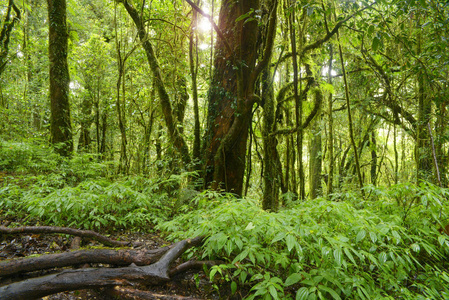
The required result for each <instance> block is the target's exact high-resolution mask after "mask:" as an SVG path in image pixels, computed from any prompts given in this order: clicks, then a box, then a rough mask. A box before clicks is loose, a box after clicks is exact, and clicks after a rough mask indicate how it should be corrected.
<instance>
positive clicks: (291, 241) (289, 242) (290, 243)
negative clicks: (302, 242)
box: [285, 234, 296, 252]
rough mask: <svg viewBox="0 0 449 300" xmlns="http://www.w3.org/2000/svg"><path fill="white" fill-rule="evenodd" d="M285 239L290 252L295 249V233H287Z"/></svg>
mask: <svg viewBox="0 0 449 300" xmlns="http://www.w3.org/2000/svg"><path fill="white" fill-rule="evenodd" d="M285 241H286V243H287V249H288V252H290V251H291V250H292V249H293V247H295V242H296V239H295V237H294V236H293V235H291V234H289V235H287V237H286V239H285Z"/></svg>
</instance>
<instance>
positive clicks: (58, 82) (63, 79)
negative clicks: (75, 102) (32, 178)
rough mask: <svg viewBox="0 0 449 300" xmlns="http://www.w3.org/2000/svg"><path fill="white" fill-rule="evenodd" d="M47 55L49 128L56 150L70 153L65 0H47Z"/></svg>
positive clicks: (71, 143)
mask: <svg viewBox="0 0 449 300" xmlns="http://www.w3.org/2000/svg"><path fill="white" fill-rule="evenodd" d="M47 4H48V20H49V22H48V26H49V47H48V51H49V54H48V55H49V59H50V101H51V104H50V108H51V119H50V126H51V127H50V132H51V142H52V143H53V145H54V146H55V149H56V151H57V152H58V153H59V154H61V155H63V156H69V155H70V153H71V152H72V150H73V140H72V125H71V121H70V104H69V83H70V77H69V68H68V64H67V51H68V49H67V39H68V33H67V24H66V1H65V0H47Z"/></svg>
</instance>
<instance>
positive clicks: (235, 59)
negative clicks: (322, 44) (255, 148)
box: [204, 0, 277, 195]
mask: <svg viewBox="0 0 449 300" xmlns="http://www.w3.org/2000/svg"><path fill="white" fill-rule="evenodd" d="M272 3H273V5H271V6H270V7H271V8H272V9H271V12H270V18H269V20H270V21H269V25H268V26H267V27H268V28H269V29H268V34H267V42H266V45H265V49H264V55H263V60H261V61H259V63H258V64H256V61H257V58H258V54H257V52H258V48H259V45H258V43H257V34H258V30H259V29H258V24H257V21H256V19H254V18H253V16H252V15H251V11H257V10H258V9H259V8H260V3H259V1H258V0H248V1H236V0H224V1H223V2H222V5H221V9H220V16H219V20H220V21H219V24H218V28H219V30H220V31H219V32H220V34H219V36H218V39H217V42H216V44H215V58H214V74H213V78H212V83H211V86H210V89H209V97H208V119H207V131H206V133H205V147H204V156H205V159H206V163H205V186H206V187H209V186H211V187H212V188H214V189H220V190H221V189H222V190H224V191H227V192H233V193H235V194H237V195H241V194H242V190H243V177H244V173H245V162H246V159H245V157H246V146H247V139H248V128H249V124H250V123H251V119H252V107H253V104H254V103H255V102H256V101H257V99H258V97H257V96H255V95H254V91H255V84H256V81H257V79H258V77H259V75H260V73H261V72H262V70H263V69H264V68H265V67H266V66H267V65H268V62H269V60H270V58H271V53H272V48H273V41H274V36H275V26H274V25H275V21H276V20H275V17H276V9H277V1H276V0H275V1H273V2H272ZM238 17H243V19H240V20H237V18H238Z"/></svg>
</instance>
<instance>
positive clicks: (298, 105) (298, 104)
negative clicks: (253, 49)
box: [289, 0, 305, 200]
mask: <svg viewBox="0 0 449 300" xmlns="http://www.w3.org/2000/svg"><path fill="white" fill-rule="evenodd" d="M291 5H292V8H293V9H292V10H291V13H290V18H289V22H290V42H291V47H292V61H293V82H294V87H293V89H294V97H295V119H296V127H297V128H298V130H297V132H296V147H297V151H298V174H299V199H301V200H302V199H304V198H305V189H304V187H305V180H304V170H303V168H304V167H303V161H302V152H303V151H302V142H303V131H304V130H303V128H302V126H301V123H302V99H300V97H299V91H298V84H299V79H298V61H297V51H296V30H295V25H294V24H295V20H296V18H295V10H296V7H295V2H294V1H293V0H291Z"/></svg>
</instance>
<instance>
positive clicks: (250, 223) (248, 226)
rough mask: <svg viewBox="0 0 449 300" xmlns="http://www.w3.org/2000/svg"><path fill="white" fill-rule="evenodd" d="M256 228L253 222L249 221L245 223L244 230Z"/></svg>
mask: <svg viewBox="0 0 449 300" xmlns="http://www.w3.org/2000/svg"><path fill="white" fill-rule="evenodd" d="M254 228H256V226H254V224H253V222H249V223H248V225H246V228H245V230H251V229H254Z"/></svg>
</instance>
